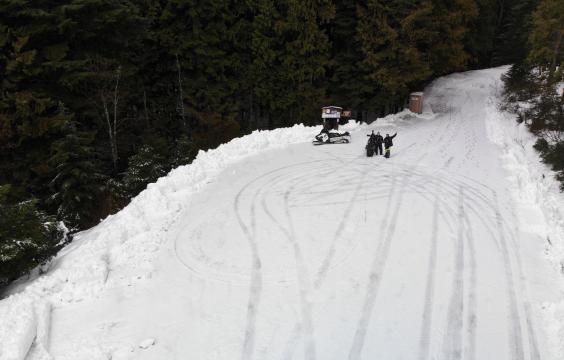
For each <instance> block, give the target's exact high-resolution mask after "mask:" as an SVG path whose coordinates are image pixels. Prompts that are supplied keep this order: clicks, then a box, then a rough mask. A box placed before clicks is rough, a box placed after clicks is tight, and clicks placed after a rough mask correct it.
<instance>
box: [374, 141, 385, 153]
mask: <svg viewBox="0 0 564 360" xmlns="http://www.w3.org/2000/svg"><path fill="white" fill-rule="evenodd" d="M374 151H375V153H376V155H382V154H383V152H382V144H376V145H374Z"/></svg>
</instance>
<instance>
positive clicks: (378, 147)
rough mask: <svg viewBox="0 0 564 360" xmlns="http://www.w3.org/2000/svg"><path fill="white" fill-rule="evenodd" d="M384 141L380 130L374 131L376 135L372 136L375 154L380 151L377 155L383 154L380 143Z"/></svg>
mask: <svg viewBox="0 0 564 360" xmlns="http://www.w3.org/2000/svg"><path fill="white" fill-rule="evenodd" d="M383 142H384V138H383V137H382V135H380V132H379V131H378V132H377V133H376V136H375V137H374V145H375V149H374V150H375V152H376V155H378V152H379V153H380V154H379V155H383V153H382V143H383Z"/></svg>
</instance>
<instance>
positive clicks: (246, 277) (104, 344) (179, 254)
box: [46, 69, 560, 360]
mask: <svg viewBox="0 0 564 360" xmlns="http://www.w3.org/2000/svg"><path fill="white" fill-rule="evenodd" d="M501 72H502V70H500V69H492V70H484V71H479V72H470V73H464V74H455V75H451V76H449V77H446V78H442V79H439V80H438V81H436V82H434V83H433V85H432V86H431V87H430V88H428V89H426V93H425V112H424V114H423V115H422V116H415V115H413V114H411V113H408V112H404V113H402V114H400V115H397V116H394V117H389V118H386V119H382V120H378V121H376V122H375V123H373V124H371V125H369V126H364V127H361V128H360V130H353V131H352V142H351V143H350V144H345V145H324V146H312V145H311V144H310V143H297V144H292V145H289V146H287V147H283V148H278V149H272V150H266V151H262V152H259V153H258V154H257V155H254V156H251V157H247V158H245V159H243V160H241V161H238V162H236V163H234V164H232V165H229V166H228V167H227V168H226V169H224V170H222V171H221V172H220V173H219V175H218V176H217V177H215V178H214V179H213V181H210V182H209V183H208V184H206V185H205V186H204V187H202V189H201V191H198V192H196V193H195V194H193V195H192V196H191V197H190V201H189V203H187V204H185V206H184V207H183V208H182V210H181V211H180V212H179V213H178V214H177V220H176V221H174V222H172V225H170V227H167V228H166V229H164V228H163V231H164V233H165V234H166V235H165V240H164V241H163V243H162V246H161V247H160V248H159V249H158V252H157V256H156V257H155V260H154V262H155V264H156V265H155V268H154V271H152V272H151V276H150V277H149V278H148V279H147V280H144V281H141V282H138V283H135V284H133V285H131V286H124V285H123V284H121V283H120V284H119V285H115V286H114V287H111V286H110V287H109V288H105V289H104V290H103V291H102V292H101V294H99V296H96V297H93V298H89V299H87V300H85V301H80V302H72V303H69V304H64V305H56V306H54V307H53V310H52V312H51V322H50V329H51V331H50V340H49V341H48V344H49V345H48V346H46V348H47V349H46V350H48V352H49V353H50V354H51V356H53V357H54V358H55V359H66V358H69V359H70V358H73V359H79V358H84V359H98V358H100V359H106V358H110V357H107V356H111V358H112V359H114V360H115V359H129V358H131V359H194V360H203V359H210V360H211V359H226V360H233V359H244V360H248V359H280V360H290V359H295V360H298V359H307V360H313V359H320V360H327V359H335V360H342V359H421V360H423V359H444V360H447V359H448V360H455V359H464V360H474V359H475V360H478V359H496V360H502V359H508V360H525V359H527V360H529V359H530V360H537V359H550V358H553V357H554V354H552V353H551V352H550V351H548V347H549V346H548V341H547V340H546V332H545V329H544V325H543V321H542V317H541V316H540V315H539V311H538V304H539V303H540V302H542V301H543V300H545V299H553V298H556V297H557V296H558V294H560V292H559V291H560V290H557V288H558V287H557V286H556V285H555V283H554V280H553V278H552V275H551V274H552V270H551V269H550V268H549V264H548V261H547V260H546V259H545V258H544V257H543V251H544V246H545V240H544V239H542V238H541V236H540V235H539V234H540V232H539V231H538V228H539V227H540V226H542V222H543V221H544V220H543V218H542V214H541V213H540V212H539V211H538V210H537V209H535V208H534V207H530V208H527V209H523V208H522V207H521V208H519V207H518V206H517V205H516V204H515V199H514V195H513V194H512V193H511V186H512V185H511V184H510V182H509V180H508V174H507V170H505V169H504V167H503V164H502V161H501V159H500V153H501V149H500V147H499V146H498V145H496V144H494V142H493V141H492V139H493V138H495V136H500V134H499V129H497V130H496V128H495V126H496V125H495V124H494V122H495V121H497V118H496V117H497V116H498V115H497V114H498V110H497V109H496V101H497V100H496V96H497V95H498V92H499V91H500V90H499V86H500V83H499V76H500V74H501ZM350 128H351V129H353V128H354V129H357V128H355V127H354V126H353V125H350ZM372 129H374V130H376V131H380V132H382V133H383V134H386V133H390V134H393V133H395V132H396V131H397V132H398V135H397V137H396V138H395V139H394V147H393V149H392V157H391V158H390V159H385V158H384V157H382V156H377V157H373V158H367V157H366V155H365V152H364V146H365V144H366V141H367V137H366V134H368V133H369V132H370V131H371V130H372ZM309 131H311V130H309ZM139 216H142V215H139ZM116 236H118V235H116ZM122 236H123V235H122ZM132 251H134V249H133V250H132ZM70 254H72V253H70ZM112 271H114V273H112ZM119 271H121V270H120V269H110V270H108V272H109V275H106V276H107V277H109V278H111V277H112V276H119V275H116V274H120V272H119ZM144 339H148V340H147V341H145V343H144V344H142V345H143V347H147V349H143V348H139V346H138V344H140V343H141V342H142V341H143V340H144ZM153 342H154V344H152V343H153ZM108 354H109V355H108ZM105 356H106V357H105Z"/></svg>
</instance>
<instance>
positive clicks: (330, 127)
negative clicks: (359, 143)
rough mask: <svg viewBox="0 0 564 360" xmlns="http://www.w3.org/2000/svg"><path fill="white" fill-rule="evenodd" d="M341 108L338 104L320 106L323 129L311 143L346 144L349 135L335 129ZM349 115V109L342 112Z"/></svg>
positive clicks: (339, 118) (348, 140)
mask: <svg viewBox="0 0 564 360" xmlns="http://www.w3.org/2000/svg"><path fill="white" fill-rule="evenodd" d="M342 113H343V108H341V107H338V106H325V107H323V108H321V118H322V119H323V130H321V132H320V133H319V135H317V136H316V137H315V140H313V142H312V143H313V145H324V144H348V143H349V142H350V141H351V135H350V134H349V133H348V132H345V133H340V132H338V131H337V129H338V128H339V122H340V121H341V114H342ZM344 113H345V114H346V116H348V117H350V113H351V112H350V111H345V112H344Z"/></svg>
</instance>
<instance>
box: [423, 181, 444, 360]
mask: <svg viewBox="0 0 564 360" xmlns="http://www.w3.org/2000/svg"><path fill="white" fill-rule="evenodd" d="M440 207H441V201H440V198H439V196H438V192H437V193H436V194H435V201H434V205H433V220H432V224H431V238H430V241H431V243H430V246H429V260H428V264H427V281H426V284H425V304H424V305H423V316H422V319H421V331H420V336H419V359H420V360H427V359H428V358H429V346H430V343H431V334H430V330H431V321H432V320H433V297H434V291H435V272H436V267H437V264H436V262H437V247H438V245H437V234H438V230H439V211H440Z"/></svg>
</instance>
